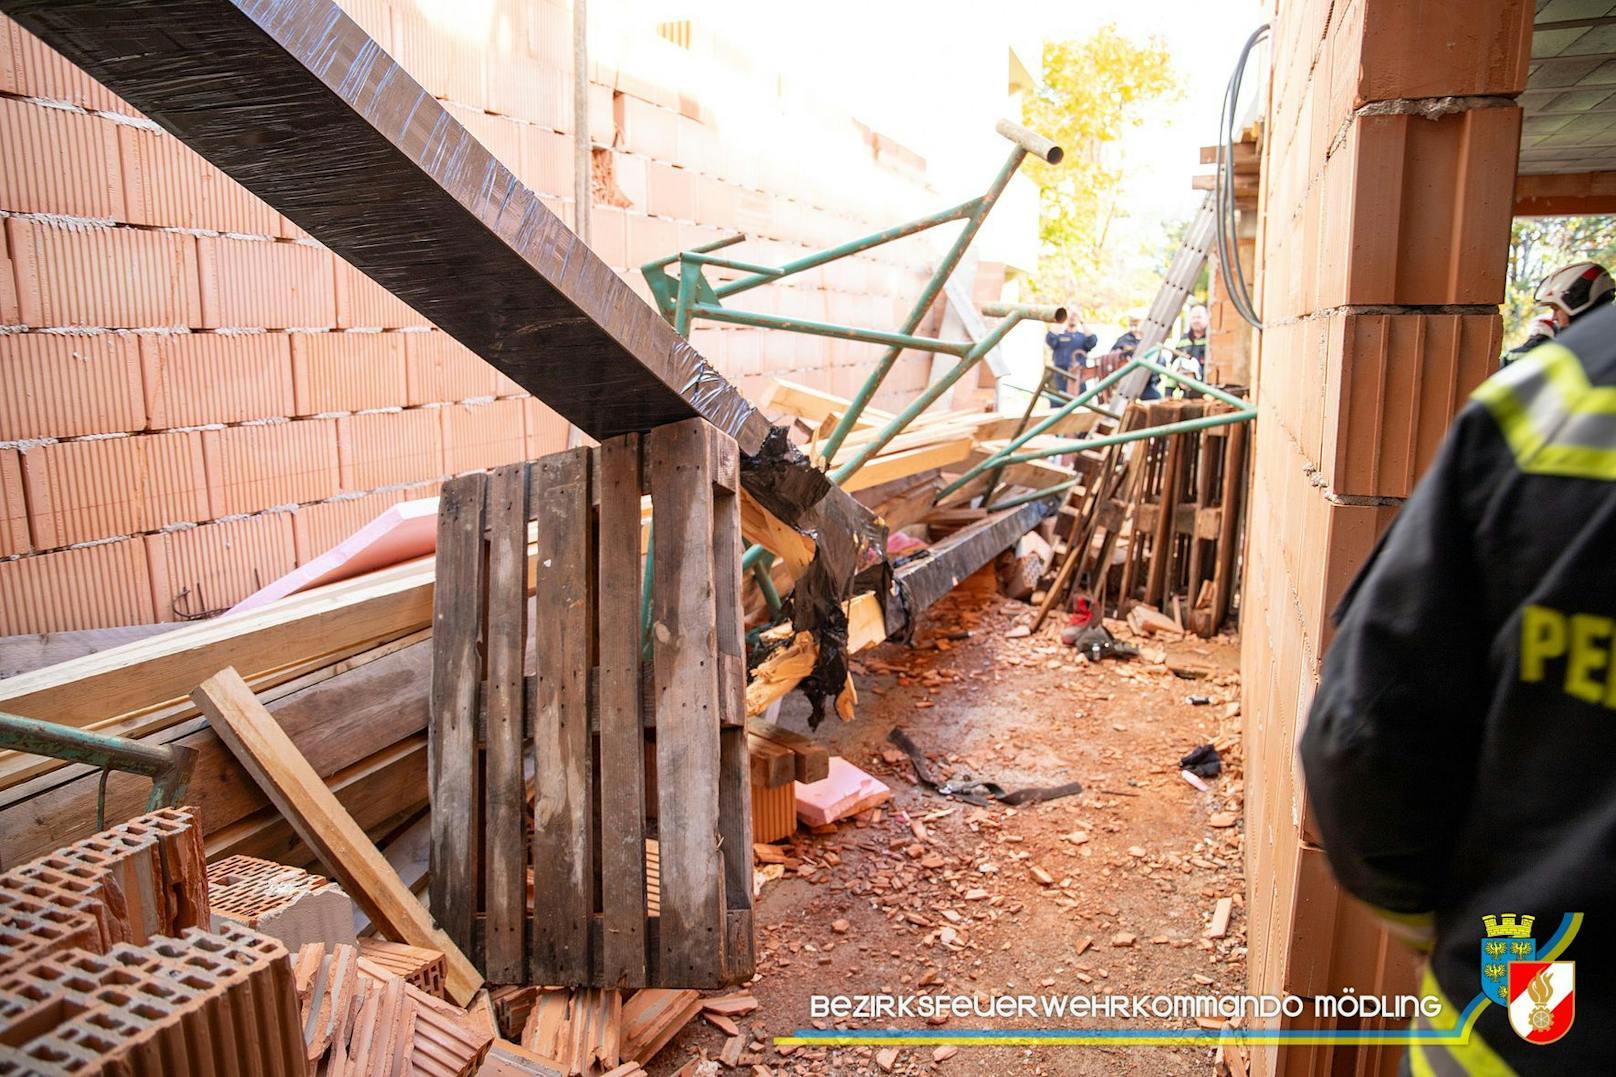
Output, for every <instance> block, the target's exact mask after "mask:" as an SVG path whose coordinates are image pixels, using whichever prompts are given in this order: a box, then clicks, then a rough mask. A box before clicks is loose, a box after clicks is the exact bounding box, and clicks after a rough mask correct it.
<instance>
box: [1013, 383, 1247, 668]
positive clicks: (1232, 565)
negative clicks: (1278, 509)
mask: <svg viewBox="0 0 1616 1077" xmlns="http://www.w3.org/2000/svg"><path fill="white" fill-rule="evenodd" d="M1223 410H1227V409H1226V407H1225V405H1222V404H1218V403H1213V402H1205V401H1189V400H1168V401H1151V402H1136V403H1134V404H1132V405H1130V406H1129V409H1128V412H1127V415H1126V416H1125V417H1124V420H1123V426H1122V428H1123V429H1124V430H1137V429H1141V428H1143V427H1147V426H1148V427H1154V426H1162V425H1165V424H1167V423H1173V422H1180V421H1183V420H1187V419H1195V418H1200V417H1202V416H1204V415H1210V414H1215V413H1217V412H1219V411H1223ZM1247 436H1248V434H1247V430H1246V426H1245V424H1244V423H1236V424H1233V425H1230V426H1222V427H1211V428H1209V429H1206V430H1202V431H1195V432H1190V433H1185V434H1173V435H1168V436H1166V437H1155V438H1149V439H1146V440H1144V441H1142V442H1135V443H1133V446H1132V447H1131V448H1129V449H1124V447H1123V446H1112V447H1111V449H1110V450H1109V451H1108V452H1107V455H1106V459H1105V462H1104V464H1103V465H1102V466H1101V468H1100V471H1099V474H1098V475H1097V476H1096V477H1095V479H1094V481H1093V482H1092V483H1090V484H1087V485H1086V486H1085V487H1084V488H1082V490H1081V493H1080V495H1079V496H1077V497H1074V498H1073V499H1072V501H1070V502H1069V503H1068V506H1067V507H1066V508H1065V509H1063V514H1064V515H1063V522H1065V523H1067V524H1068V526H1069V530H1068V531H1067V532H1066V538H1065V541H1064V543H1063V544H1062V545H1061V546H1060V547H1059V548H1058V552H1059V553H1060V561H1059V568H1058V570H1057V571H1056V573H1055V577H1054V579H1053V581H1052V582H1051V583H1050V584H1049V586H1048V588H1047V589H1046V592H1045V594H1044V596H1043V600H1042V602H1041V603H1040V605H1039V609H1038V614H1037V617H1036V619H1035V620H1034V623H1033V628H1034V630H1035V631H1036V630H1037V628H1038V627H1039V626H1040V625H1042V624H1043V621H1044V619H1045V618H1046V617H1047V616H1048V614H1049V612H1050V611H1051V610H1052V609H1053V608H1054V607H1055V606H1056V605H1057V604H1058V603H1060V602H1062V601H1063V600H1064V599H1065V598H1066V597H1067V596H1068V595H1069V594H1070V593H1071V591H1072V589H1073V588H1074V587H1075V588H1078V589H1079V590H1081V591H1082V592H1083V593H1086V594H1088V595H1089V597H1090V599H1091V601H1093V602H1094V604H1095V605H1096V607H1098V608H1099V609H1101V610H1103V611H1106V612H1114V613H1116V614H1118V615H1121V614H1125V613H1126V612H1127V611H1128V609H1129V608H1131V607H1132V606H1133V605H1134V604H1135V603H1139V602H1144V603H1147V604H1149V605H1151V606H1154V607H1156V608H1157V609H1159V610H1162V611H1163V612H1164V613H1167V614H1168V615H1170V616H1173V615H1177V616H1181V617H1182V619H1183V622H1184V624H1185V627H1186V628H1187V629H1189V630H1190V631H1193V632H1195V633H1196V634H1197V635H1201V636H1211V635H1214V634H1215V633H1216V632H1217V631H1218V630H1219V629H1220V628H1221V627H1222V626H1223V625H1224V623H1225V622H1226V621H1227V620H1228V617H1229V612H1230V609H1231V607H1232V604H1233V599H1234V595H1235V590H1236V587H1237V583H1238V572H1239V564H1238V560H1239V543H1240V526H1241V521H1242V518H1243V515H1244V497H1245V472H1246V441H1247ZM1118 551H1121V552H1120V554H1119V553H1118ZM1118 557H1120V564H1117V563H1114V561H1116V559H1117V558H1118Z"/></svg>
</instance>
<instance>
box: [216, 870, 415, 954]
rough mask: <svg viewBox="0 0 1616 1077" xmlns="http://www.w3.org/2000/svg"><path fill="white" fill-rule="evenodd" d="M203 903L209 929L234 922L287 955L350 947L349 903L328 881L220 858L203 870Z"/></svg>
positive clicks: (339, 889)
mask: <svg viewBox="0 0 1616 1077" xmlns="http://www.w3.org/2000/svg"><path fill="white" fill-rule="evenodd" d="M208 902H209V906H210V908H211V909H212V912H213V924H214V927H215V928H217V927H218V925H219V922H220V921H221V920H227V919H228V920H234V921H236V922H237V923H240V924H243V925H245V926H246V927H250V928H252V929H253V930H254V931H257V932H259V933H261V934H264V935H268V936H270V937H271V938H276V939H279V940H281V945H283V946H285V947H286V949H287V950H288V951H289V952H292V953H296V952H297V951H298V950H299V949H301V948H302V947H303V946H304V945H305V944H307V943H313V942H318V943H332V944H339V943H340V944H346V945H348V946H352V945H353V944H354V929H353V920H354V911H353V902H352V901H351V900H349V898H348V895H347V894H344V893H343V892H342V889H341V888H340V887H338V886H336V885H334V884H333V883H332V882H330V880H328V879H325V878H323V877H321V876H319V875H312V874H310V873H309V872H306V871H304V870H302V869H301V868H292V867H287V866H286V865H284V864H277V863H275V862H274V861H271V860H260V859H259V858H257V857H255V856H229V857H225V858H224V859H223V860H219V861H216V862H215V863H212V864H209V865H208ZM439 956H440V957H441V955H439Z"/></svg>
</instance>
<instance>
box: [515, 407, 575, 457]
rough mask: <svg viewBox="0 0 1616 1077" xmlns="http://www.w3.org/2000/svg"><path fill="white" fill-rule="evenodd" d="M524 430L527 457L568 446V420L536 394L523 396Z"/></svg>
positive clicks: (556, 450)
mask: <svg viewBox="0 0 1616 1077" xmlns="http://www.w3.org/2000/svg"><path fill="white" fill-rule="evenodd" d="M521 402H522V416H523V424H522V425H523V432H524V434H525V436H526V438H527V458H528V459H529V460H537V459H538V458H539V457H541V456H545V455H548V454H549V453H553V452H560V451H561V450H562V449H565V448H566V447H567V429H568V423H567V420H565V419H563V418H562V417H561V416H560V415H559V414H557V413H556V412H555V410H554V409H552V408H551V407H550V406H549V405H548V404H546V403H545V402H544V401H542V400H540V399H539V398H538V397H536V396H528V397H523V398H521Z"/></svg>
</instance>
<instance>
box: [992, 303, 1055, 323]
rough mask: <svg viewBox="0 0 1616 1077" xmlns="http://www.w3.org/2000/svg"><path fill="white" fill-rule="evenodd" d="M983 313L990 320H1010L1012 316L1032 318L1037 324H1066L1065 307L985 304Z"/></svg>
mask: <svg viewBox="0 0 1616 1077" xmlns="http://www.w3.org/2000/svg"><path fill="white" fill-rule="evenodd" d="M982 313H983V314H984V315H986V316H987V317H989V318H1008V317H1010V316H1011V315H1012V314H1016V315H1020V316H1021V317H1023V318H1031V319H1032V320H1033V321H1035V322H1064V321H1065V320H1066V308H1065V307H1033V306H1028V305H1027V304H1025V303H983V304H982Z"/></svg>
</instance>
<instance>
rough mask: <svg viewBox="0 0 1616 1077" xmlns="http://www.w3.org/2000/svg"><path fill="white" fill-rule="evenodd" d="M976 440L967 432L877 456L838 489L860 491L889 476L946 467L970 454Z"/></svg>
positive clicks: (849, 491) (901, 475) (881, 481)
mask: <svg viewBox="0 0 1616 1077" xmlns="http://www.w3.org/2000/svg"><path fill="white" fill-rule="evenodd" d="M975 445H976V441H975V440H974V439H973V438H971V437H970V436H969V435H966V436H964V437H958V438H953V439H950V440H948V441H943V442H939V443H937V444H935V445H921V446H918V447H916V448H912V449H904V450H903V451H901V452H895V453H889V454H887V455H884V456H877V457H876V458H875V459H873V460H871V461H870V462H869V463H867V464H865V465H864V466H863V467H861V468H859V469H858V470H857V471H855V472H853V474H852V475H850V476H849V477H848V479H847V481H846V482H844V483H842V489H844V490H846V491H847V492H848V493H852V492H854V491H855V490H863V489H864V488H866V487H869V486H879V485H881V484H882V483H884V482H891V481H892V480H893V479H898V478H903V477H904V476H906V475H914V474H917V473H919V472H922V471H927V470H929V469H931V468H934V467H948V466H949V465H950V464H957V463H959V462H960V461H961V460H965V459H967V458H968V457H969V456H970V455H971V450H972V448H974V447H975Z"/></svg>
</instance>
